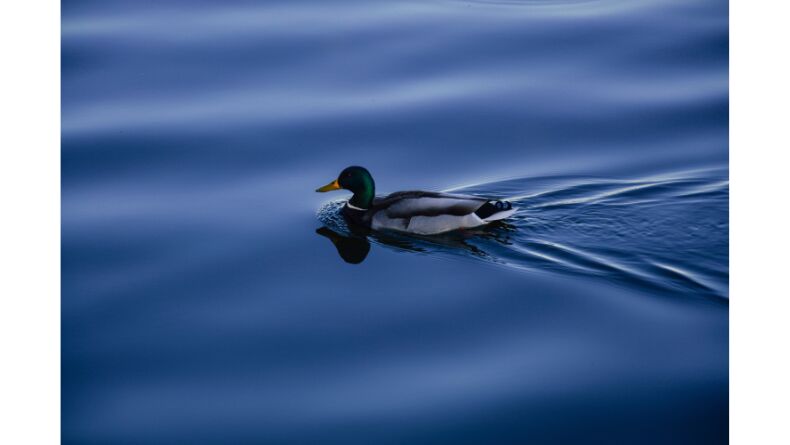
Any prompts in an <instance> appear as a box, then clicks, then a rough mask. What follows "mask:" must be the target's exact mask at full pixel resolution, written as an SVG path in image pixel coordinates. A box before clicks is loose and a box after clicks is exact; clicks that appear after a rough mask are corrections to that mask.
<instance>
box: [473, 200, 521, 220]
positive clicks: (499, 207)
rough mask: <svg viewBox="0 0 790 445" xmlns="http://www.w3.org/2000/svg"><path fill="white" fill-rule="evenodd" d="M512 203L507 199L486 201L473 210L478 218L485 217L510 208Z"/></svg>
mask: <svg viewBox="0 0 790 445" xmlns="http://www.w3.org/2000/svg"><path fill="white" fill-rule="evenodd" d="M512 208H513V205H512V204H511V203H510V202H508V201H488V202H487V203H485V204H483V205H482V206H480V208H479V209H477V210H475V215H477V217H478V218H480V219H486V218H488V217H489V216H491V215H493V214H494V213H499V212H502V211H505V210H510V209H512Z"/></svg>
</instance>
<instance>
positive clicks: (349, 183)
mask: <svg viewBox="0 0 790 445" xmlns="http://www.w3.org/2000/svg"><path fill="white" fill-rule="evenodd" d="M339 189H345V190H348V191H350V192H352V193H354V196H353V197H351V199H350V200H349V202H350V203H351V204H352V205H354V206H356V207H359V208H363V209H367V208H370V205H371V203H372V202H373V197H374V196H375V193H376V184H375V183H374V182H373V176H370V172H369V171H367V169H365V168H364V167H357V166H352V167H348V168H346V169H345V170H343V171H342V172H340V175H339V176H338V177H337V179H335V180H334V181H332V182H330V183H329V184H327V185H325V186H323V187H320V188H318V189H316V191H317V192H329V191H332V190H339Z"/></svg>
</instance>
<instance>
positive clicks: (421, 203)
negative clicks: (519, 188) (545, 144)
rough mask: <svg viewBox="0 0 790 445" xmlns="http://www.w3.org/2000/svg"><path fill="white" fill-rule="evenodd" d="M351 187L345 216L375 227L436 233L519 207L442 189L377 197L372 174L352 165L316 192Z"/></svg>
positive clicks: (495, 217)
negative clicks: (444, 191) (440, 191)
mask: <svg viewBox="0 0 790 445" xmlns="http://www.w3.org/2000/svg"><path fill="white" fill-rule="evenodd" d="M340 189H344V190H348V191H350V192H352V193H353V194H354V195H353V196H352V197H351V199H349V200H348V201H347V202H346V203H345V205H343V209H342V212H343V215H344V216H345V217H346V218H348V219H349V220H351V222H353V223H355V224H360V225H362V226H365V227H370V228H372V229H374V230H381V229H389V230H396V231H400V232H408V233H416V234H419V235H435V234H437V233H443V232H449V231H451V230H457V229H467V228H470V227H478V226H482V225H485V224H488V223H490V222H492V221H497V220H500V219H504V218H507V217H509V216H510V215H512V214H514V213H515V212H516V209H515V208H513V206H512V205H511V204H510V203H509V202H507V201H498V200H494V199H487V198H482V197H479V196H468V195H455V194H449V193H439V192H424V191H407V192H395V193H392V194H390V195H388V196H384V197H380V198H378V197H376V185H375V183H374V182H373V176H371V175H370V172H368V171H367V169H365V168H363V167H358V166H352V167H348V168H346V169H345V170H343V171H342V172H340V175H339V176H338V177H337V179H335V180H334V181H332V182H330V183H329V184H327V185H325V186H323V187H320V188H318V189H316V191H317V192H329V191H332V190H340Z"/></svg>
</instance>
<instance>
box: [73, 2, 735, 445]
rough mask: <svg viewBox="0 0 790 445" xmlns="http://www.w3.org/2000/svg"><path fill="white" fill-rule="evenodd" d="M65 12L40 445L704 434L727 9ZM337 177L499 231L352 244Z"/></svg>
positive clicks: (122, 8)
mask: <svg viewBox="0 0 790 445" xmlns="http://www.w3.org/2000/svg"><path fill="white" fill-rule="evenodd" d="M62 14H63V15H62V434H63V441H64V443H79V444H90V443H97V444H98V443H102V444H103V443H113V444H116V443H129V444H132V443H133V444H140V443H168V444H170V443H221V444H225V443H265V444H372V443H375V444H437V443H447V444H526V443H529V444H576V443H584V444H631V443H640V444H706V443H716V444H718V443H723V442H724V441H726V440H727V436H728V417H727V411H728V308H729V288H728V275H729V266H728V263H729V254H728V249H729V243H728V236H729V214H728V205H729V172H728V136H727V133H728V68H727V67H728V6H727V2H726V1H723V0H716V1H708V0H691V1H680V0H678V1H650V0H628V1H626V0H588V1H585V0H576V1H574V0H566V1H563V0H557V1H551V0H540V1H526V0H525V1H516V0H511V1H505V0H503V1H495V0H492V1H454V0H426V1H390V2H377V1H351V0H341V1H332V0H320V1H318V0H310V1H301V2H296V1H278V2H258V1H214V2H209V1H189V2H187V1H144V0H135V1H131V0H130V1H68V0H67V1H64V2H63V4H62ZM353 164H357V165H364V166H365V167H367V168H368V169H369V170H370V171H371V172H372V173H373V176H374V177H375V179H376V184H377V188H378V192H379V193H382V194H384V193H389V192H393V191H397V190H404V189H429V190H449V191H456V192H461V193H467V194H475V195H481V196H490V197H492V198H500V199H508V200H510V201H511V202H512V203H513V204H514V205H515V206H516V207H518V211H517V213H516V214H515V215H514V216H513V217H511V218H509V219H508V220H506V221H504V222H499V223H496V224H493V225H490V226H487V227H484V228H478V229H469V230H465V231H461V232H454V233H448V234H443V235H438V236H413V235H404V234H397V233H387V232H381V233H376V232H372V233H368V232H360V231H359V230H358V229H355V228H354V227H352V226H349V225H348V224H346V223H345V222H344V221H343V219H342V218H341V217H339V216H338V214H337V209H338V208H339V206H340V205H341V203H342V202H343V199H347V195H348V194H347V193H344V192H336V194H334V195H331V194H328V195H322V194H317V193H315V192H314V190H315V188H316V187H317V186H320V185H323V184H325V183H327V182H328V181H330V180H332V179H334V178H335V177H336V175H337V174H338V173H339V172H340V171H341V170H342V169H343V168H344V167H346V166H348V165H353Z"/></svg>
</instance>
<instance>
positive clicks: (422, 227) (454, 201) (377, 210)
mask: <svg viewBox="0 0 790 445" xmlns="http://www.w3.org/2000/svg"><path fill="white" fill-rule="evenodd" d="M487 202H489V200H488V199H485V198H481V197H477V196H468V195H454V194H449V193H439V192H425V191H407V192H396V193H393V194H391V195H388V196H385V197H382V198H377V199H375V200H374V201H373V206H372V208H371V209H370V211H369V215H370V225H371V227H372V228H373V229H376V230H379V229H390V230H399V231H403V232H411V233H417V234H422V235H431V234H436V233H442V232H447V231H450V230H456V229H463V228H470V227H477V226H480V225H483V224H486V222H487V221H484V220H483V219H481V218H480V217H479V216H478V215H477V214H475V211H476V210H478V209H480V208H481V207H482V206H483V205H485V204H486V203H487Z"/></svg>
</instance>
